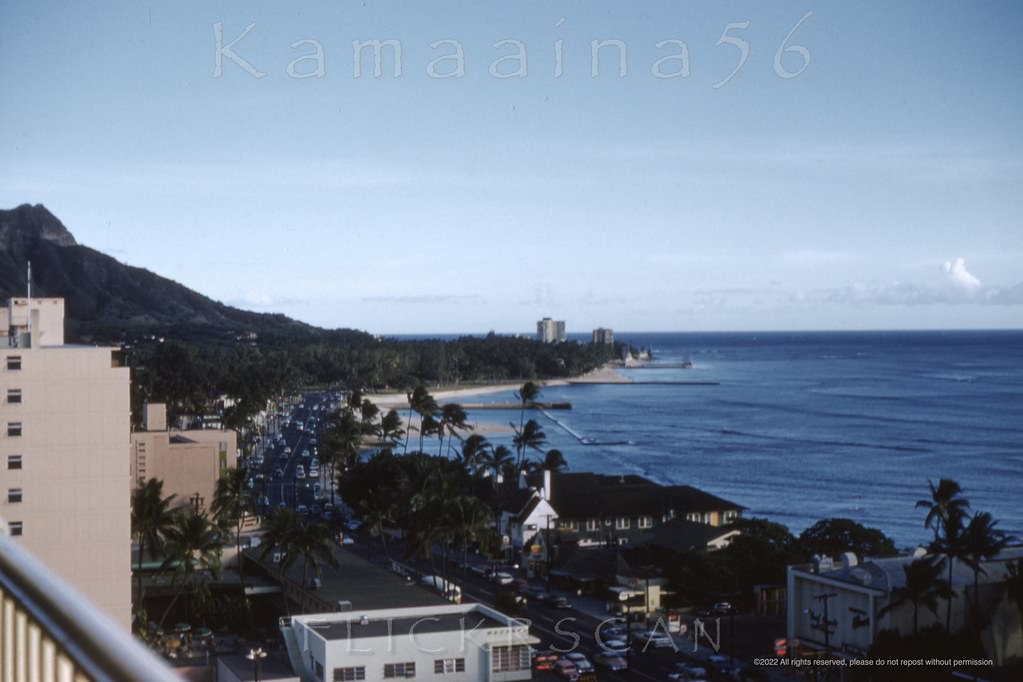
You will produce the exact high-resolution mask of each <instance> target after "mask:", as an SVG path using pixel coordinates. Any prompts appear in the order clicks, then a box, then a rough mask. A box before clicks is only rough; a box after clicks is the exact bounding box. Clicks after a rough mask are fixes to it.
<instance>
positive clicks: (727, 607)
mask: <svg viewBox="0 0 1023 682" xmlns="http://www.w3.org/2000/svg"><path fill="white" fill-rule="evenodd" d="M731 612H732V605H731V604H730V603H729V602H726V601H719V602H718V603H717V604H714V606H712V607H710V615H712V616H727V615H728V614H729V613H731Z"/></svg>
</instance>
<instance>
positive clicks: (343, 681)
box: [334, 665, 366, 682]
mask: <svg viewBox="0 0 1023 682" xmlns="http://www.w3.org/2000/svg"><path fill="white" fill-rule="evenodd" d="M364 679H366V666H364V665H353V666H350V667H348V668H334V682H359V680H364Z"/></svg>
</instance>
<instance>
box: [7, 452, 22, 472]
mask: <svg viewBox="0 0 1023 682" xmlns="http://www.w3.org/2000/svg"><path fill="white" fill-rule="evenodd" d="M7 468H8V469H20V468H21V455H7Z"/></svg>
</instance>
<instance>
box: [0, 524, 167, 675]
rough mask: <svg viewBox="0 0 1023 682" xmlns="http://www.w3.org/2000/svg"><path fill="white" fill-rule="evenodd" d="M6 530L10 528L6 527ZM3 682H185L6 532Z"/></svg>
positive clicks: (1, 537)
mask: <svg viewBox="0 0 1023 682" xmlns="http://www.w3.org/2000/svg"><path fill="white" fill-rule="evenodd" d="M2 525H3V526H6V524H2ZM0 680H4V681H5V682H7V681H8V680H10V681H12V682H13V681H22V680H25V681H28V680H31V681H32V682H36V681H39V682H91V681H96V682H99V681H105V680H110V681H111V682H113V681H118V682H119V681H121V680H146V681H147V682H149V681H152V682H164V681H166V682H172V681H173V682H180V678H178V677H177V676H176V675H175V674H174V672H173V671H172V670H171V668H170V667H168V666H167V665H166V664H165V663H164V662H163V661H162V660H160V659H159V658H158V657H157V656H156V655H154V654H153V653H152V652H150V651H149V649H147V648H146V647H145V646H143V645H142V644H141V643H140V642H138V641H137V640H136V639H135V638H134V637H132V635H131V634H130V633H129V632H126V631H125V630H124V629H122V628H121V627H119V626H118V625H117V624H115V623H114V622H113V621H112V620H110V619H109V618H108V617H107V616H105V615H104V614H101V613H99V611H98V610H97V608H96V607H95V606H93V605H92V604H90V603H89V602H88V601H87V600H86V599H85V598H84V597H82V596H80V595H79V594H78V592H77V591H75V590H74V589H73V588H71V587H70V586H68V585H67V584H66V583H65V582H64V581H63V580H61V579H60V578H58V577H57V576H55V575H54V574H53V572H52V571H51V570H50V569H49V568H48V567H46V566H45V565H44V564H43V563H41V562H40V561H39V560H38V559H36V558H35V557H34V556H32V555H31V554H30V553H29V552H28V551H27V550H25V548H24V547H21V546H20V545H18V543H17V542H15V541H14V540H13V539H12V538H10V537H8V536H7V534H6V527H4V528H2V529H0Z"/></svg>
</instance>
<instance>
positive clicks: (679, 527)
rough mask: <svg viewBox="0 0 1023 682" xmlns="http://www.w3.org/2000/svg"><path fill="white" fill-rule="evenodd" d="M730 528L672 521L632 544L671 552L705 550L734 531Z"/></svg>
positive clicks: (678, 520)
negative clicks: (710, 544)
mask: <svg viewBox="0 0 1023 682" xmlns="http://www.w3.org/2000/svg"><path fill="white" fill-rule="evenodd" d="M734 530H735V528H733V527H732V526H718V527H715V526H711V525H708V524H706V523H696V522H695V521H686V520H685V519H672V520H671V521H668V522H667V523H662V524H661V525H659V526H657V527H656V528H654V529H653V530H652V531H650V532H648V533H646V534H645V535H644V537H642V538H639V539H637V540H636V542H634V543H633V544H641V545H653V546H655V547H662V548H664V549H669V550H671V551H673V552H687V551H689V550H692V549H706V548H707V543H709V542H711V541H712V540H716V539H717V538H720V537H721V536H723V535H727V534H728V533H731V532H732V531H734Z"/></svg>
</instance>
